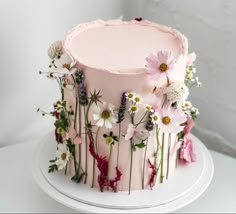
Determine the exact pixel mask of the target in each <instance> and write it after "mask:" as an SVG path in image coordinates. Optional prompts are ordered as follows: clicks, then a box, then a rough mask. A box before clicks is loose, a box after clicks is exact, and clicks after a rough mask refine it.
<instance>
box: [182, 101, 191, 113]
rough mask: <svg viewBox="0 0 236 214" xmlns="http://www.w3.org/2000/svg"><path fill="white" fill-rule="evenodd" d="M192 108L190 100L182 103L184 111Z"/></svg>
mask: <svg viewBox="0 0 236 214" xmlns="http://www.w3.org/2000/svg"><path fill="white" fill-rule="evenodd" d="M190 108H192V103H191V102H190V101H187V100H186V101H184V102H183V105H182V109H183V111H186V110H188V109H190Z"/></svg>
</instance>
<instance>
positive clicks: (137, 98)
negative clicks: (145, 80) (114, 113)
mask: <svg viewBox="0 0 236 214" xmlns="http://www.w3.org/2000/svg"><path fill="white" fill-rule="evenodd" d="M132 101H133V102H134V103H135V104H141V103H142V98H141V97H140V96H138V95H134V97H133V99H132Z"/></svg>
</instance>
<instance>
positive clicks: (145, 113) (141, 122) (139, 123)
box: [135, 112, 147, 128]
mask: <svg viewBox="0 0 236 214" xmlns="http://www.w3.org/2000/svg"><path fill="white" fill-rule="evenodd" d="M146 115H147V112H145V114H144V115H143V117H142V118H141V120H140V121H139V122H138V123H137V124H136V125H135V127H136V128H137V127H138V125H139V124H140V123H142V122H143V119H144V118H145V116H146Z"/></svg>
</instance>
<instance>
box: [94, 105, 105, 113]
mask: <svg viewBox="0 0 236 214" xmlns="http://www.w3.org/2000/svg"><path fill="white" fill-rule="evenodd" d="M93 110H94V112H95V113H96V114H101V113H102V111H103V110H102V109H101V108H100V107H99V106H97V105H95V106H94V108H93Z"/></svg>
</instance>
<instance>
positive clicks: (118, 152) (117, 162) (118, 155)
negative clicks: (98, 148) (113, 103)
mask: <svg viewBox="0 0 236 214" xmlns="http://www.w3.org/2000/svg"><path fill="white" fill-rule="evenodd" d="M120 136H121V124H120V123H119V135H118V142H117V146H118V148H117V161H116V165H117V167H119V157H120Z"/></svg>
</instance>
